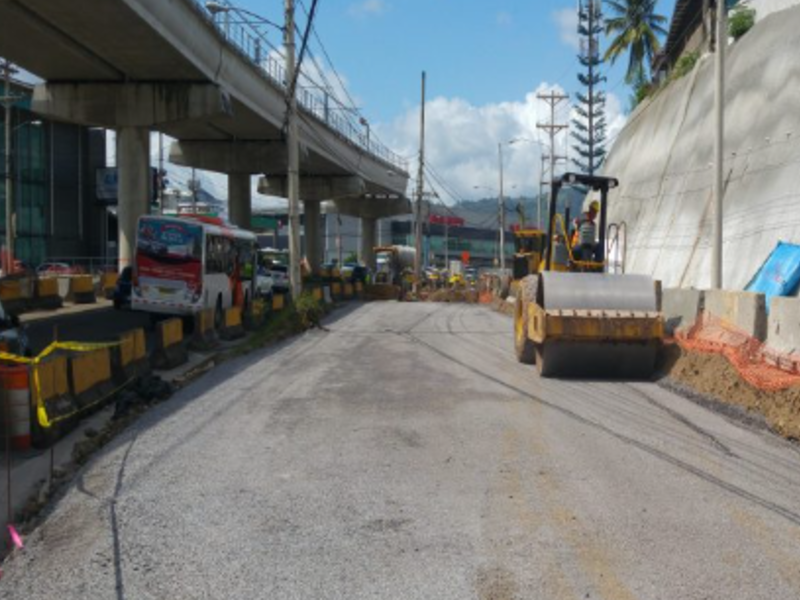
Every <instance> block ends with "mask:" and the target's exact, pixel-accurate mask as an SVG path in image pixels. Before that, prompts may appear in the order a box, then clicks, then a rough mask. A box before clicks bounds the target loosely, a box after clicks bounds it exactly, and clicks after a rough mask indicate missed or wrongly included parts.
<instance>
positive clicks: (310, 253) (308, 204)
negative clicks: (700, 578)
mask: <svg viewBox="0 0 800 600" xmlns="http://www.w3.org/2000/svg"><path fill="white" fill-rule="evenodd" d="M320 204H321V202H320V201H319V200H303V211H304V213H305V233H306V235H305V242H306V248H305V250H306V258H307V259H308V264H309V266H310V267H311V270H312V271H313V272H314V273H316V272H317V271H319V268H320V265H321V264H322V255H321V253H320V249H321V248H322V238H321V232H320V226H319V225H320Z"/></svg>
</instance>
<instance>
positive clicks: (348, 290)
mask: <svg viewBox="0 0 800 600" xmlns="http://www.w3.org/2000/svg"><path fill="white" fill-rule="evenodd" d="M354 294H355V290H354V289H353V284H352V283H345V284H344V297H345V298H347V299H348V300H349V299H350V298H352V297H353V295H354Z"/></svg>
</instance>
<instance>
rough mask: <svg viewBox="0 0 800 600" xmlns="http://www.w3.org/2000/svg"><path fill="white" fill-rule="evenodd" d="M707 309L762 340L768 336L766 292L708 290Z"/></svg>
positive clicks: (725, 321)
mask: <svg viewBox="0 0 800 600" xmlns="http://www.w3.org/2000/svg"><path fill="white" fill-rule="evenodd" d="M705 311H706V312H707V313H709V314H711V315H712V316H715V317H717V318H719V319H720V320H722V321H723V322H724V323H726V324H727V325H730V326H732V327H735V328H736V329H738V330H739V331H741V332H742V333H745V334H746V335H749V336H751V337H753V338H755V339H757V340H759V341H761V342H763V341H764V340H765V339H766V337H767V305H766V300H765V297H764V294H758V293H756V292H732V291H728V290H708V291H706V293H705Z"/></svg>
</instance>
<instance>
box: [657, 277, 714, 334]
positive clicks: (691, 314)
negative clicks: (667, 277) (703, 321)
mask: <svg viewBox="0 0 800 600" xmlns="http://www.w3.org/2000/svg"><path fill="white" fill-rule="evenodd" d="M704 297H705V293H704V292H703V291H702V290H694V289H682V288H670V289H666V290H664V291H663V293H662V300H661V302H662V306H661V310H662V312H663V313H664V327H665V331H666V333H667V335H675V332H676V331H679V330H685V329H689V328H690V327H692V326H693V325H694V324H695V323H696V322H697V316H698V315H699V314H700V311H702V310H703V300H704Z"/></svg>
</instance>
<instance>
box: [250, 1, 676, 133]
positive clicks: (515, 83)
mask: <svg viewBox="0 0 800 600" xmlns="http://www.w3.org/2000/svg"><path fill="white" fill-rule="evenodd" d="M303 1H304V3H305V5H306V6H310V0H303ZM674 3H675V0H661V1H660V2H659V11H660V12H661V14H665V15H669V14H671V12H672V9H673V7H674ZM282 4H283V3H282V2H280V0H266V1H265V0H240V2H239V3H238V5H240V6H243V7H246V8H248V9H250V10H252V11H254V12H257V13H259V14H263V15H266V16H269V17H270V18H272V19H274V20H276V21H280V20H281V19H282V15H281V7H282ZM575 7H576V1H575V0H319V4H318V12H317V17H316V28H317V31H318V33H319V34H320V37H321V38H322V41H323V43H324V44H325V46H326V48H327V50H328V52H329V54H330V55H331V57H332V59H333V62H334V64H335V65H336V68H337V70H338V71H339V72H340V73H341V74H342V75H343V77H344V78H345V79H346V80H347V83H348V87H349V89H350V92H351V94H352V95H353V96H354V97H356V98H357V99H358V101H359V103H360V105H361V106H360V107H361V108H362V110H363V112H364V113H365V115H366V116H367V118H368V119H370V120H371V121H376V122H388V121H390V120H392V119H394V118H396V117H397V116H398V115H400V114H401V113H402V112H403V111H404V110H406V109H408V108H409V107H410V106H417V105H418V104H419V77H420V72H421V71H422V70H423V69H425V70H426V71H427V72H428V82H429V85H428V87H429V96H430V97H435V96H439V95H441V96H446V97H459V98H463V99H466V100H468V101H469V102H470V103H471V104H474V105H477V106H479V105H485V104H490V103H500V102H507V101H514V100H519V99H522V98H524V96H525V94H526V93H528V92H530V91H531V90H532V89H535V88H536V87H537V86H538V84H539V83H540V82H543V81H544V82H548V83H555V84H558V85H560V86H562V87H564V88H565V89H566V90H567V91H569V92H573V91H574V90H575V89H577V81H576V79H575V72H576V68H577V61H576V59H575V48H574V47H573V46H572V45H571V43H570V42H572V41H574V37H573V36H574V22H575V21H574V17H572V15H574V14H575ZM570 17H572V19H570ZM304 23H305V21H304V14H303V12H302V9H301V10H300V11H299V18H298V24H299V25H300V26H301V27H302V26H303V25H304ZM568 40H569V41H568ZM314 49H315V51H316V52H317V54H319V50H318V49H317V48H314ZM620 62H623V61H620ZM623 72H624V71H623V65H621V64H618V65H615V66H614V67H613V68H611V69H610V72H609V74H608V78H609V82H608V87H609V89H613V90H614V91H615V92H617V93H619V94H620V95H621V96H623V97H624V96H625V95H626V93H627V92H626V91H625V89H624V84H621V83H620V80H621V78H622V76H623ZM625 104H627V100H626V101H625Z"/></svg>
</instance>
